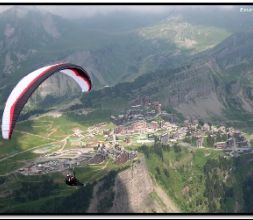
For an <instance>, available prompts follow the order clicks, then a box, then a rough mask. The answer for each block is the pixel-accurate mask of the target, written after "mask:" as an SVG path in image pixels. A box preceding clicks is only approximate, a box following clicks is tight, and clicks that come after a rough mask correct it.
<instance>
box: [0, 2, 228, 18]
mask: <svg viewBox="0 0 253 220" xmlns="http://www.w3.org/2000/svg"><path fill="white" fill-rule="evenodd" d="M10 7H12V6H3V5H2V6H0V12H2V11H5V10H6V9H8V8H10ZM19 7H27V8H33V7H36V8H39V9H43V10H46V11H50V12H51V13H54V14H57V15H61V16H63V17H73V18H77V17H81V16H89V17H90V16H92V15H95V14H98V13H99V14H107V13H109V12H113V11H135V12H139V13H147V14H149V13H152V14H157V13H162V12H165V11H168V10H174V9H177V10H188V9H189V8H199V9H203V8H205V7H208V8H211V7H215V6H186V5H180V6H174V5H163V6H162V5H149V6H148V5H147V6H145V5H135V6H130V5H127V6H122V5H121V6H120V5H115V6H111V5H94V6H91V5H69V6H66V5H57V6H54V5H49V6H46V5H41V6H39V5H35V6H19ZM219 8H220V9H221V10H230V9H232V8H233V6H219Z"/></svg>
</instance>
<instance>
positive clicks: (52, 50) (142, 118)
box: [0, 6, 253, 214]
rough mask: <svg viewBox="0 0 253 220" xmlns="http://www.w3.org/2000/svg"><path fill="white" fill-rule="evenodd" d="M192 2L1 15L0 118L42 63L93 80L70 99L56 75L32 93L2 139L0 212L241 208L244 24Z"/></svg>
mask: <svg viewBox="0 0 253 220" xmlns="http://www.w3.org/2000/svg"><path fill="white" fill-rule="evenodd" d="M0 7H1V6H0ZM201 7H203V8H201ZM201 7H197V8H195V7H191V8H188V10H185V9H184V10H183V9H180V7H178V6H177V7H176V6H175V7H173V10H171V9H169V6H168V10H165V11H161V12H159V13H157V14H156V13H151V12H148V11H142V10H141V11H138V12H137V11H134V10H133V11H131V10H129V11H128V10H126V11H124V10H123V11H121V10H122V9H121V10H119V11H117V10H116V11H113V10H112V12H108V13H104V14H103V13H101V14H95V15H93V16H90V17H89V16H88V17H86V16H81V17H80V18H78V19H77V18H76V19H74V18H66V17H65V16H59V15H57V14H58V13H56V14H54V13H51V12H49V11H46V10H42V9H41V10H40V9H39V6H38V7H35V8H29V7H23V6H17V7H15V6H14V7H10V8H9V9H7V10H5V11H3V12H1V13H0V57H1V59H0V69H1V70H2V71H1V72H0V78H1V80H0V104H1V105H0V113H1V114H2V111H3V108H4V103H5V101H6V99H7V97H8V95H9V93H10V92H11V90H12V88H13V87H14V85H16V83H17V82H18V81H19V80H20V79H21V78H22V77H24V76H25V75H26V74H28V73H29V72H31V71H33V70H34V69H36V68H39V67H40V66H43V65H48V64H52V63H58V62H70V63H75V64H77V65H80V66H82V67H83V68H85V70H87V72H89V74H90V75H91V80H92V84H93V88H92V91H91V92H90V93H89V94H83V95H80V91H79V90H78V89H77V86H76V85H75V83H74V82H73V81H71V80H69V79H68V78H67V77H64V76H61V75H58V76H57V75H55V76H52V77H50V78H49V79H48V80H47V81H45V83H43V84H41V85H40V86H39V88H38V90H37V91H36V92H35V93H34V94H33V95H32V96H31V98H30V99H29V101H28V103H27V104H26V106H25V108H24V109H23V111H22V113H21V115H20V117H19V120H18V122H17V126H16V128H15V130H14V133H13V138H12V140H10V141H6V140H3V139H1V140H0V213H3V214H6V213H7V214H10V213H11V214H16V213H22V214H45V213H49V214H59V213H61V214H84V213H92V214H101V213H114V214H115V213H116V214H117V213H119V214H125V213H126V214H128V213H153V214H154V213H185V214H189V213H190V214H192V213H193V214H194V213H202V214H206V213H218V214H220V213H229V214H230V213H252V212H253V209H252V201H253V198H252V195H253V188H252V183H253V178H252V171H253V163H252V162H253V146H252V145H253V127H252V117H253V95H252V94H253V90H252V89H253V84H252V83H253V81H252V74H253V72H252V67H253V58H252V48H253V43H252V38H253V29H252V19H253V16H252V13H251V14H250V13H248V15H246V13H244V14H242V13H240V6H234V7H231V8H230V9H228V8H223V6H217V7H216V6H215V7H214V6H213V7H210V8H207V7H204V6H201ZM135 10H136V9H135ZM153 10H157V9H155V8H153V9H152V11H153ZM105 11H106V10H105ZM147 15H148V16H147ZM69 173H75V175H76V177H77V179H78V180H79V181H80V183H82V184H83V186H82V187H78V186H74V187H70V186H68V185H66V184H65V177H66V175H67V174H69Z"/></svg>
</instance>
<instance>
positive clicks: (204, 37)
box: [140, 19, 230, 52]
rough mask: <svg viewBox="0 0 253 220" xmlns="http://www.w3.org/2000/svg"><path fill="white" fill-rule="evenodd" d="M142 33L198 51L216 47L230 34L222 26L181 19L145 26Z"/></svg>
mask: <svg viewBox="0 0 253 220" xmlns="http://www.w3.org/2000/svg"><path fill="white" fill-rule="evenodd" d="M140 34H141V36H144V37H145V38H147V39H162V40H165V41H170V42H174V43H175V44H176V45H177V46H178V47H179V48H181V49H190V50H194V51H196V52H199V51H203V50H206V49H208V48H211V47H214V46H215V45H217V44H218V43H220V42H221V41H223V40H224V39H225V38H227V37H228V36H229V35H230V33H229V32H228V31H226V30H224V29H222V28H217V27H212V26H202V25H194V24H190V23H187V22H185V21H183V20H180V19H175V20H169V21H164V22H161V23H160V24H157V25H155V26H151V27H146V28H143V29H142V30H141V31H140Z"/></svg>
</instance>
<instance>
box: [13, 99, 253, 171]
mask: <svg viewBox="0 0 253 220" xmlns="http://www.w3.org/2000/svg"><path fill="white" fill-rule="evenodd" d="M155 142H160V143H161V144H163V145H169V146H173V145H174V144H176V143H187V144H188V145H187V146H189V147H195V148H204V147H209V148H214V149H217V150H222V151H224V153H225V154H226V155H227V157H238V156H240V155H241V154H245V153H251V152H252V147H251V145H250V143H249V141H248V140H247V138H246V137H245V135H244V134H243V133H242V132H241V131H239V130H236V129H234V128H232V127H225V126H216V125H212V124H210V123H205V122H203V121H201V120H196V119H189V120H185V121H184V122H181V123H179V122H178V121H177V116H176V115H174V114H169V113H167V112H166V111H162V105H161V104H160V103H159V102H157V101H152V100H151V99H150V98H149V97H142V98H137V99H136V100H133V102H132V103H131V106H130V107H129V109H127V110H126V111H125V112H124V113H122V114H119V115H112V116H111V125H110V126H108V124H106V123H99V124H96V125H93V126H91V127H89V128H88V129H87V131H86V132H84V131H82V130H81V129H80V128H74V129H73V133H72V134H71V135H70V136H69V137H68V138H66V139H65V140H63V141H62V143H61V144H62V145H64V146H65V147H61V148H60V149H58V150H55V151H53V152H50V153H47V151H46V150H45V152H44V151H43V150H40V152H39V153H40V156H39V157H38V158H37V159H36V160H34V161H33V162H32V163H30V164H29V165H27V166H26V167H23V168H20V169H19V170H18V172H19V173H21V174H23V175H36V174H46V173H50V172H62V171H64V170H68V169H70V168H73V167H78V166H84V165H87V164H89V165H92V164H101V163H103V162H105V161H107V160H112V161H113V163H115V164H118V165H119V164H125V163H127V162H128V161H133V160H134V159H136V158H138V152H137V151H136V150H130V149H132V148H133V147H136V148H138V146H141V145H143V144H145V145H153V144H154V143H155ZM50 149H52V147H50ZM127 149H128V150H127ZM42 152H43V153H42Z"/></svg>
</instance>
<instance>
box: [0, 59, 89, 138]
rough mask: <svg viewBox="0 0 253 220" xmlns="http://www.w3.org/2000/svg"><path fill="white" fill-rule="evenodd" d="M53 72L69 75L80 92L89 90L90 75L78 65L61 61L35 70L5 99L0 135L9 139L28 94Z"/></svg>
mask: <svg viewBox="0 0 253 220" xmlns="http://www.w3.org/2000/svg"><path fill="white" fill-rule="evenodd" d="M55 73H62V74H64V75H67V76H69V77H71V78H72V79H73V80H75V82H76V83H77V84H78V85H79V86H80V87H81V90H82V92H89V91H90V90H91V86H92V85H91V80H90V77H89V75H88V73H87V72H86V71H85V70H84V69H83V68H82V67H80V66H77V65H74V64H69V63H61V64H55V65H50V66H46V67H42V68H40V69H37V70H35V71H34V72H32V73H30V74H28V75H27V76H25V77H24V78H23V79H21V80H20V81H19V83H18V84H17V85H16V87H15V88H14V89H13V90H12V92H11V94H10V96H9V98H8V99H7V102H6V105H5V109H4V113H3V118H2V136H3V138H4V139H7V140H8V139H11V136H12V132H13V129H14V127H15V124H16V121H17V120H18V117H19V115H20V112H21V111H22V109H23V107H24V105H25V104H26V102H27V101H28V99H29V98H30V96H31V95H32V94H33V93H34V91H35V90H36V89H37V88H38V87H39V85H40V84H41V83H43V82H44V81H45V80H46V79H47V78H49V77H50V76H52V75H53V74H55Z"/></svg>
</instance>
